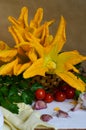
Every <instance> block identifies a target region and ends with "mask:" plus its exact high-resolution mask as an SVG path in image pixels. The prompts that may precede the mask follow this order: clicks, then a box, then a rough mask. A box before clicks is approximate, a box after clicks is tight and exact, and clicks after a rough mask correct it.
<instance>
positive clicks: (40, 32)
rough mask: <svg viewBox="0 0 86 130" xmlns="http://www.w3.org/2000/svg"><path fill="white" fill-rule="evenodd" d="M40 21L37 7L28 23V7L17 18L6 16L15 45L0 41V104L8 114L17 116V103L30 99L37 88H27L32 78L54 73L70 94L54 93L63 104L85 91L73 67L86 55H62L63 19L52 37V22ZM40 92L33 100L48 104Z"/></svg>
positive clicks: (41, 12) (76, 53)
mask: <svg viewBox="0 0 86 130" xmlns="http://www.w3.org/2000/svg"><path fill="white" fill-rule="evenodd" d="M42 19H43V9H42V8H38V9H37V11H36V13H35V16H34V18H33V19H32V20H31V21H30V23H28V8H27V7H23V8H22V9H21V13H20V16H19V18H18V19H15V18H14V17H11V16H9V17H8V20H9V21H10V22H11V23H12V25H11V26H10V27H9V32H10V33H11V34H12V36H13V38H14V40H15V45H14V46H13V47H12V48H11V47H9V46H8V45H7V44H6V43H5V42H3V41H0V76H1V79H0V80H1V81H0V95H1V96H0V105H2V106H4V107H6V108H7V109H9V110H11V111H12V112H16V113H18V107H17V105H16V103H17V102H25V103H29V104H31V103H32V101H33V100H34V92H35V91H36V89H37V88H38V87H40V85H36V84H35V86H36V87H35V86H34V85H32V86H31V87H29V85H28V83H29V82H30V80H31V78H33V77H34V76H38V75H40V76H46V74H52V75H53V74H56V75H58V77H59V78H61V79H62V80H63V81H64V82H66V83H67V84H68V85H69V86H71V91H70V90H69V89H68V91H69V92H67V94H68V93H71V94H69V95H67V94H66V95H65V94H63V93H64V92H63V91H60V90H59V93H58V92H57V96H56V97H55V98H56V100H57V101H64V99H66V98H70V97H69V96H70V95H71V98H73V97H74V93H75V90H77V91H80V92H83V91H85V90H86V82H84V80H83V78H82V76H81V77H80V72H79V70H78V68H77V67H75V65H77V64H78V63H81V62H82V61H84V60H86V56H83V55H81V54H80V53H79V52H78V51H77V50H73V51H69V52H62V47H63V45H64V44H65V42H66V34H65V27H66V21H65V19H64V17H63V16H61V20H60V23H59V26H58V29H57V31H56V34H55V36H53V35H52V34H50V31H49V26H50V25H51V24H52V23H54V20H51V21H46V22H44V23H43V24H42V23H41V22H42ZM21 75H22V76H21ZM41 87H42V86H41ZM64 88H65V87H64ZM41 90H42V91H41V92H36V98H37V99H44V100H45V101H46V102H48V103H49V102H51V101H52V100H53V96H52V95H51V94H50V93H45V91H44V90H43V89H41ZM37 91H39V90H37ZM40 93H41V94H40ZM15 95H16V96H15ZM62 95H63V96H62ZM58 97H60V98H59V99H58ZM5 98H6V100H5ZM8 104H9V105H8Z"/></svg>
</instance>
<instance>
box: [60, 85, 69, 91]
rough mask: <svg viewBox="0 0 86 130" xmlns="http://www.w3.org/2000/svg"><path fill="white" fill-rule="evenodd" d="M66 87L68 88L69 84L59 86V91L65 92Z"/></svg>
mask: <svg viewBox="0 0 86 130" xmlns="http://www.w3.org/2000/svg"><path fill="white" fill-rule="evenodd" d="M68 88H69V85H62V86H60V89H61V91H64V92H66V91H67V89H68Z"/></svg>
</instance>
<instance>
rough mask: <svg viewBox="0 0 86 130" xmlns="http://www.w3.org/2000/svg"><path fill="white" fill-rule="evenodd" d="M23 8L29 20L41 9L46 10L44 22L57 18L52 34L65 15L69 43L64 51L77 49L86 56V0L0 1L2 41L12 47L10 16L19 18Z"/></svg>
mask: <svg viewBox="0 0 86 130" xmlns="http://www.w3.org/2000/svg"><path fill="white" fill-rule="evenodd" d="M23 6H27V7H28V9H29V20H30V19H31V18H32V17H33V15H34V13H35V11H36V10H37V8H39V7H42V8H43V9H44V21H46V20H50V19H53V18H55V19H56V21H55V23H54V24H53V26H52V28H51V31H52V34H54V33H55V31H56V28H57V26H58V22H59V20H60V16H61V15H63V16H64V17H65V19H66V22H67V30H66V33H67V42H66V44H65V46H64V50H74V49H77V50H78V51H79V52H80V53H81V54H83V55H86V0H0V40H3V41H5V42H7V43H8V44H9V45H10V46H12V45H13V44H14V41H13V39H12V36H11V34H10V33H9V32H8V26H9V25H10V24H9V22H8V16H9V15H11V16H13V17H15V18H18V16H19V14H20V10H21V8H22V7H23Z"/></svg>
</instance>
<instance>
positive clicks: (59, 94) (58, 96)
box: [55, 91, 66, 102]
mask: <svg viewBox="0 0 86 130" xmlns="http://www.w3.org/2000/svg"><path fill="white" fill-rule="evenodd" d="M65 99H66V94H65V93H64V92H62V91H57V93H56V95H55V100H56V101H58V102H63V101H64V100H65Z"/></svg>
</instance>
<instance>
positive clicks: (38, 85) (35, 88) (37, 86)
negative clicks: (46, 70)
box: [31, 82, 43, 92]
mask: <svg viewBox="0 0 86 130" xmlns="http://www.w3.org/2000/svg"><path fill="white" fill-rule="evenodd" d="M38 88H43V86H42V85H41V84H39V83H38V82H36V83H34V84H32V86H31V91H32V92H35V91H36V90H37V89H38Z"/></svg>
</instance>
